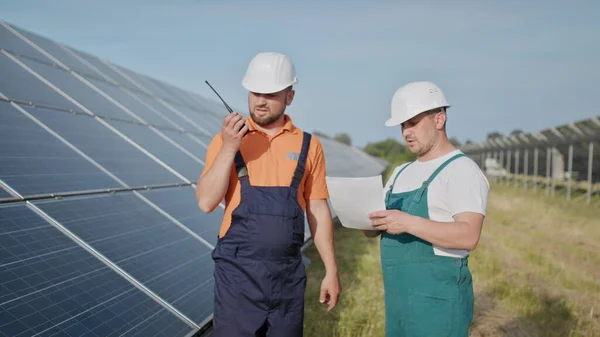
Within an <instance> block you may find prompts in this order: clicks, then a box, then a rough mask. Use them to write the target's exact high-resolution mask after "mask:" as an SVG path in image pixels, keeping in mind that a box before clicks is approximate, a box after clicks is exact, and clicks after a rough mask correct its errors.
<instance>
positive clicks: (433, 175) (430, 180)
mask: <svg viewBox="0 0 600 337" xmlns="http://www.w3.org/2000/svg"><path fill="white" fill-rule="evenodd" d="M464 156H465V154H464V153H459V154H457V155H454V156H453V157H452V158H450V159H448V160H446V161H445V162H443V163H442V165H440V166H439V167H438V168H437V169H436V170H435V171H433V173H432V174H431V176H429V179H427V184H430V183H431V182H432V181H433V179H435V177H436V176H437V175H438V173H440V172H441V171H442V170H443V169H444V167H446V166H447V165H448V164H450V163H451V162H452V161H454V160H455V159H458V158H460V157H464Z"/></svg>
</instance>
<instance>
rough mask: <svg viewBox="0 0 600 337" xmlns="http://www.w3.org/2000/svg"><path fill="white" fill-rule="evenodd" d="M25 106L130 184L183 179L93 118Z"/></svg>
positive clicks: (162, 182)
mask: <svg viewBox="0 0 600 337" xmlns="http://www.w3.org/2000/svg"><path fill="white" fill-rule="evenodd" d="M25 109H26V110H27V111H29V112H31V114H32V115H34V116H35V117H36V118H38V119H39V120H40V121H42V122H43V123H44V124H46V125H47V126H48V127H50V128H51V129H52V130H54V131H55V132H56V133H58V134H59V135H61V136H62V137H63V138H65V139H66V140H67V141H69V142H71V143H72V144H73V145H74V146H76V147H77V148H78V149H80V150H81V151H82V152H84V153H85V154H86V155H88V156H89V157H91V158H92V159H93V160H95V161H96V162H98V163H99V164H100V165H102V166H103V167H105V168H106V169H107V170H109V171H110V172H111V173H112V174H114V175H115V176H117V177H118V178H119V179H121V180H123V181H124V182H125V183H126V184H128V185H129V186H144V185H155V184H172V183H180V182H182V180H181V179H179V178H177V177H176V176H175V175H173V174H172V173H171V172H169V171H167V169H165V168H164V167H162V166H160V165H159V164H158V163H157V162H155V161H154V160H152V159H151V158H150V157H148V156H147V155H146V154H144V153H143V152H141V151H140V150H138V149H137V148H135V147H133V146H132V145H131V144H130V143H128V142H127V141H125V140H124V139H123V138H121V137H120V136H118V135H117V134H116V133H115V132H113V131H111V130H109V129H108V128H107V127H106V126H104V125H102V124H101V123H100V122H99V121H98V120H96V119H94V118H91V117H87V116H81V115H71V114H68V113H65V112H60V111H54V110H47V109H40V108H32V107H25ZM136 127H139V126H136ZM139 128H141V127H139ZM196 171H197V169H196Z"/></svg>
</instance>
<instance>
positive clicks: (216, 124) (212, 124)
mask: <svg viewBox="0 0 600 337" xmlns="http://www.w3.org/2000/svg"><path fill="white" fill-rule="evenodd" d="M200 108H201V107H196V108H194V110H192V109H191V108H189V107H186V106H178V107H177V110H178V111H179V112H180V113H182V114H184V115H186V116H187V117H188V118H189V119H191V120H192V121H194V123H196V125H198V126H199V127H200V128H202V129H204V130H205V131H207V132H208V133H210V134H211V135H215V134H217V133H219V132H221V126H222V123H223V119H225V116H223V118H222V119H221V120H220V121H217V120H216V119H215V118H214V116H213V117H211V116H210V113H209V112H206V110H205V111H201V110H199V109H200Z"/></svg>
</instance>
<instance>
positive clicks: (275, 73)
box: [242, 52, 298, 94]
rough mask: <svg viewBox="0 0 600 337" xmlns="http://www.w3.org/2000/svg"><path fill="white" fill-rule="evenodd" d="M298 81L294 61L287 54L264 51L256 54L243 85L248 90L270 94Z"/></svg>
mask: <svg viewBox="0 0 600 337" xmlns="http://www.w3.org/2000/svg"><path fill="white" fill-rule="evenodd" d="M296 83H298V79H297V78H296V68H295V67H294V63H292V60H290V58H289V57H287V56H286V55H283V54H280V53H275V52H263V53H259V54H258V55H256V56H255V57H254V58H253V59H252V61H250V64H249V65H248V69H247V70H246V74H245V75H244V78H243V79H242V85H243V86H244V88H246V89H248V91H251V92H256V93H261V94H270V93H274V92H278V91H281V90H283V89H285V88H287V87H289V86H290V85H293V84H296Z"/></svg>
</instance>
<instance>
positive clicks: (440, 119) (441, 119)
mask: <svg viewBox="0 0 600 337" xmlns="http://www.w3.org/2000/svg"><path fill="white" fill-rule="evenodd" d="M435 125H436V127H437V128H438V129H439V130H444V129H445V128H446V110H443V109H442V110H441V111H440V112H438V113H437V116H436V119H435Z"/></svg>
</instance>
